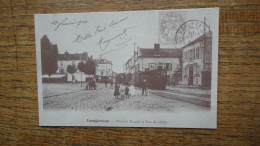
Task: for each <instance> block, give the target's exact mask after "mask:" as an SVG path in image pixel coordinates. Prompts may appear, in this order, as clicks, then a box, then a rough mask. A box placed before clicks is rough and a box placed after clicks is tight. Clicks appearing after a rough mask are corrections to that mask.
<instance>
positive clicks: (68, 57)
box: [56, 51, 89, 81]
mask: <svg viewBox="0 0 260 146" xmlns="http://www.w3.org/2000/svg"><path fill="white" fill-rule="evenodd" d="M88 58H89V57H88V53H86V52H84V53H81V54H78V53H76V54H69V53H68V52H67V51H66V52H65V53H64V54H59V56H58V70H57V72H56V73H57V74H61V75H62V74H63V75H67V81H81V80H82V81H85V77H86V75H85V74H84V73H81V72H80V71H79V70H77V71H76V72H75V73H74V74H73V75H71V74H69V73H68V72H67V66H68V65H75V67H76V68H77V66H78V64H79V62H81V61H83V62H86V61H87V59H88Z"/></svg>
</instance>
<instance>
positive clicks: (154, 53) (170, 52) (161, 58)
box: [125, 44, 182, 81]
mask: <svg viewBox="0 0 260 146" xmlns="http://www.w3.org/2000/svg"><path fill="white" fill-rule="evenodd" d="M181 55H182V54H181V50H180V49H173V48H160V44H154V48H138V50H137V51H136V52H135V53H134V55H133V56H132V57H131V58H130V59H129V60H128V61H127V62H126V64H125V73H126V74H127V73H131V74H133V73H135V72H144V71H151V70H164V71H165V72H166V73H167V76H168V80H169V81H170V80H171V78H172V76H173V74H174V71H175V70H176V68H177V67H178V66H179V58H181Z"/></svg>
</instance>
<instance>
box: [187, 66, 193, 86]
mask: <svg viewBox="0 0 260 146" xmlns="http://www.w3.org/2000/svg"><path fill="white" fill-rule="evenodd" d="M188 85H193V66H191V67H189V80H188Z"/></svg>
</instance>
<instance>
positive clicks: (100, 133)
mask: <svg viewBox="0 0 260 146" xmlns="http://www.w3.org/2000/svg"><path fill="white" fill-rule="evenodd" d="M203 7H220V31H219V63H218V64H219V67H218V69H219V72H218V75H219V78H218V114H217V117H218V120H217V122H218V128H217V130H205V129H164V128H105V127H103V128H102V127H39V126H38V99H37V79H36V54H35V53H36V51H35V38H34V18H33V14H36V13H70V12H97V11H125V10H154V9H180V8H203ZM212 17H214V16H212ZM0 52H1V53H0V145H8V144H12V145H13V144H15V145H16V144H23V145H35V144H37V145H41V144H53V145H65V144H90V145H174V144H176V145H186V144H191V145H201V144H203V145H260V106H259V105H260V97H259V94H260V1H259V0H239V1H238V0H230V1H229V0H220V1H214V0H207V1H201V0H158V1H153V0H143V1H138V0H131V1H130V0H121V1H120V0H111V1H108V0H105V1H101V0H87V1H86V0H31V1H29V0H0Z"/></svg>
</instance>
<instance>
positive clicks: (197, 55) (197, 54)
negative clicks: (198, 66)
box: [196, 47, 200, 59]
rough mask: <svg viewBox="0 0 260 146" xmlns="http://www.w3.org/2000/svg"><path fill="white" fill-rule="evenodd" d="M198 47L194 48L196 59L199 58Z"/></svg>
mask: <svg viewBox="0 0 260 146" xmlns="http://www.w3.org/2000/svg"><path fill="white" fill-rule="evenodd" d="M199 49H200V48H199V47H198V48H196V59H198V58H199Z"/></svg>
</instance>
